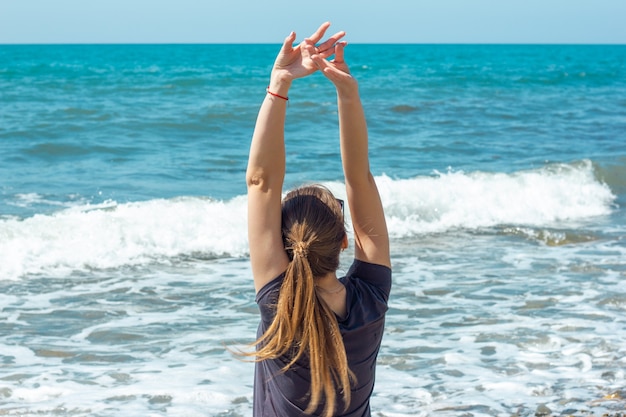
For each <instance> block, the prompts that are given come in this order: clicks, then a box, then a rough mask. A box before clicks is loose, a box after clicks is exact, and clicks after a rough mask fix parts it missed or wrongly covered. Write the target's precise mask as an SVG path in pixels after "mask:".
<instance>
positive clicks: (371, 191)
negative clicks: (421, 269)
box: [307, 42, 391, 267]
mask: <svg viewBox="0 0 626 417" xmlns="http://www.w3.org/2000/svg"><path fill="white" fill-rule="evenodd" d="M345 46H346V43H345V42H340V43H338V44H337V46H336V48H335V59H334V60H332V61H330V62H329V61H328V60H326V59H325V58H324V57H322V56H320V55H317V54H315V53H314V51H313V50H312V49H310V47H309V46H307V48H309V49H310V53H311V54H312V59H313V61H314V62H315V63H316V64H317V65H318V66H319V68H320V69H321V70H322V72H323V73H324V75H325V76H326V77H327V78H328V79H330V80H331V81H332V82H333V84H334V85H335V87H336V89H337V106H338V109H339V137H340V142H341V145H340V146H341V161H342V165H343V171H344V176H345V181H346V194H347V197H348V205H349V206H350V214H351V216H352V226H353V229H354V239H355V257H356V258H357V259H359V260H362V261H366V262H370V263H375V264H379V265H385V266H388V267H391V261H390V255H389V235H388V233H387V224H386V222H385V214H384V211H383V206H382V203H381V200H380V195H379V193H378V188H377V187H376V183H375V181H374V177H373V176H372V173H371V172H370V165H369V156H368V135H367V123H366V120H365V113H364V111H363V105H362V103H361V98H360V95H359V87H358V83H357V81H356V79H354V77H352V76H351V75H350V72H349V70H348V66H347V65H346V63H345V61H344V54H343V51H344V48H345Z"/></svg>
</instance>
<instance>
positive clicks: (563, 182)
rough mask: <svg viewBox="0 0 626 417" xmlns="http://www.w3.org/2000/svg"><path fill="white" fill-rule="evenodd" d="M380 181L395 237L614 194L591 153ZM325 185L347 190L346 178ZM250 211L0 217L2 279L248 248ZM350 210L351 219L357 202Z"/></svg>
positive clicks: (509, 220)
mask: <svg viewBox="0 0 626 417" xmlns="http://www.w3.org/2000/svg"><path fill="white" fill-rule="evenodd" d="M376 181H377V184H378V187H379V189H380V193H381V198H382V201H383V205H384V207H385V212H386V215H387V222H388V226H389V234H390V236H391V238H404V237H412V236H416V235H420V234H426V233H445V232H447V231H450V230H454V229H470V230H472V229H479V228H485V227H493V226H498V225H515V226H530V227H550V226H554V225H557V224H560V223H563V222H576V221H581V220H584V219H586V218H589V217H592V216H601V215H607V214H609V213H610V212H611V210H612V206H613V203H614V200H615V198H616V197H615V196H614V195H613V193H612V192H611V190H610V188H609V187H608V186H607V185H605V184H603V183H602V182H600V181H598V180H597V179H596V177H595V176H594V170H593V166H592V164H591V163H590V162H581V163H577V164H570V165H566V164H558V165H551V166H546V167H543V168H540V169H535V170H530V171H519V172H513V173H488V172H471V173H465V172H453V171H450V172H447V173H435V174H434V175H432V176H420V177H415V178H410V179H392V178H390V177H389V176H386V175H382V176H379V177H377V178H376ZM326 185H327V186H328V187H329V188H331V190H333V191H334V192H336V193H337V194H338V195H339V196H341V188H343V186H342V184H340V183H337V182H334V183H328V184H326ZM35 200H36V199H35ZM246 216H247V215H246V197H245V196H238V197H235V198H233V199H230V200H224V201H222V200H214V199H210V198H199V197H178V198H174V199H155V200H149V201H141V202H131V203H117V202H115V201H109V202H105V203H102V204H99V205H91V204H84V203H77V205H75V206H73V207H69V208H65V209H63V210H61V211H58V212H56V213H54V214H51V215H42V214H39V215H35V216H32V217H28V218H25V219H14V218H11V219H4V220H0V253H1V254H2V255H1V257H2V262H0V279H16V278H19V277H21V276H24V275H28V274H39V273H46V274H53V275H57V274H58V273H61V274H67V273H68V272H71V271H74V270H84V269H103V268H115V267H120V266H124V265H141V264H147V263H152V262H172V260H174V259H177V258H181V257H182V258H186V259H188V258H192V259H208V258H216V257H244V256H247V251H248V242H247V236H246V227H247V225H246ZM346 217H347V219H346V220H347V221H348V223H349V221H350V219H349V210H346Z"/></svg>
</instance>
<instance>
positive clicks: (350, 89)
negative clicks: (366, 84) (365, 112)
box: [335, 78, 361, 101]
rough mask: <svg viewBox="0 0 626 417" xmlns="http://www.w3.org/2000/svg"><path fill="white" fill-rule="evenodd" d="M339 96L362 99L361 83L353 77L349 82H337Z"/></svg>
mask: <svg viewBox="0 0 626 417" xmlns="http://www.w3.org/2000/svg"><path fill="white" fill-rule="evenodd" d="M335 88H336V90H337V96H338V97H339V98H340V99H342V100H346V101H349V100H360V99H361V98H360V95H359V84H358V83H357V81H356V80H355V79H354V78H352V79H351V80H350V81H349V82H345V83H341V84H336V85H335Z"/></svg>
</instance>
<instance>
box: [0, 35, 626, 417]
mask: <svg viewBox="0 0 626 417" xmlns="http://www.w3.org/2000/svg"><path fill="white" fill-rule="evenodd" d="M278 47H279V45H47V46H44V45H2V46H0V415H3V416H41V415H46V416H72V417H74V416H98V417H109V416H111V417H112V416H116V417H118V416H124V417H139V416H142V417H145V416H181V417H182V416H184V417H194V416H214V417H217V416H219V417H227V416H228V417H236V416H243V417H247V416H251V414H252V382H253V368H254V366H253V364H252V363H249V362H245V361H242V360H241V359H240V358H239V357H236V356H234V355H233V354H232V353H231V351H230V350H231V349H237V348H242V347H244V348H245V345H246V344H247V343H250V342H252V341H253V340H254V337H255V334H256V327H257V324H258V319H259V315H258V309H257V307H256V304H255V302H254V290H253V285H252V278H251V273H250V267H249V260H248V249H247V238H246V216H245V213H246V196H245V191H246V190H245V181H244V176H245V167H246V161H247V153H248V148H249V143H250V138H251V135H252V130H253V127H254V122H255V118H256V113H257V111H258V108H259V105H260V103H261V101H262V100H263V97H264V96H265V87H266V86H267V83H268V78H269V71H270V69H271V65H272V62H273V60H274V57H275V54H276V53H277V51H278ZM346 59H347V61H348V63H349V64H350V67H351V70H352V72H353V74H354V75H355V77H357V79H358V80H359V85H360V89H361V95H362V99H363V102H364V106H365V111H366V115H367V118H368V126H369V133H370V154H371V158H370V159H371V169H372V172H373V174H374V176H375V178H376V181H377V183H378V186H379V188H380V192H381V196H382V201H383V205H384V207H385V210H386V216H387V221H388V226H389V231H390V237H391V249H392V263H393V271H394V276H393V278H394V284H393V288H392V292H391V298H390V305H389V313H388V316H387V325H386V333H385V335H384V339H383V344H382V347H381V351H380V355H379V359H378V367H377V382H376V387H375V391H374V393H373V396H372V400H371V405H372V415H374V416H377V417H405V416H422V417H425V416H436V417H448V416H450V417H452V416H455V417H456V416H466V417H467V416H475V417H479V416H480V417H483V416H503V417H509V416H518V417H526V416H535V414H536V413H538V415H540V414H541V413H544V414H541V415H548V414H552V415H575V416H579V415H580V416H582V415H585V416H586V415H589V414H590V413H595V415H602V414H603V413H618V412H623V411H624V410H626V289H625V286H624V281H625V280H626V46H619V45H616V46H602V45H595V46H591V45H587V46H577V45H567V46H559V45H365V44H354V45H352V44H350V45H348V47H347V49H346ZM286 142H287V176H286V181H285V182H286V184H285V185H286V189H288V188H291V187H294V186H297V185H300V184H302V183H309V182H319V183H322V184H325V185H327V186H328V187H330V188H331V189H332V190H334V191H335V192H336V193H337V194H338V196H339V197H341V196H342V195H343V193H344V191H343V177H342V173H341V163H340V159H339V147H338V131H337V114H336V101H335V94H334V90H333V87H332V85H331V84H330V83H329V82H328V81H327V80H326V79H325V78H324V77H323V76H321V75H320V74H315V75H313V76H311V77H309V78H306V79H302V80H297V81H296V82H295V83H294V85H293V87H292V89H291V91H290V100H289V106H288V110H287V128H286ZM348 220H349V219H348ZM350 261H351V253H350V250H348V251H346V254H345V256H344V257H343V258H342V266H341V271H343V272H345V271H346V270H347V268H348V266H349V265H350Z"/></svg>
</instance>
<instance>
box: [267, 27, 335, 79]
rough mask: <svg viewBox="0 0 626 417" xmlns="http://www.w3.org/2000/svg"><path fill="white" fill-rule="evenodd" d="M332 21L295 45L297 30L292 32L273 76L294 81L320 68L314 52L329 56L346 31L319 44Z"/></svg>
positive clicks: (277, 59) (276, 63) (323, 56)
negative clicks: (313, 57) (315, 60)
mask: <svg viewBox="0 0 626 417" xmlns="http://www.w3.org/2000/svg"><path fill="white" fill-rule="evenodd" d="M329 26H330V23H329V22H326V23H323V24H322V25H321V26H320V27H319V28H318V29H317V30H316V31H315V33H313V34H312V35H311V36H310V37H308V38H306V39H305V40H303V41H302V42H300V43H299V44H298V45H297V46H296V47H294V46H293V43H294V41H295V40H296V34H295V32H291V34H289V36H287V38H286V39H285V42H284V43H283V46H282V48H281V49H280V52H279V53H278V56H277V57H276V61H274V68H273V69H272V78H274V77H277V78H278V79H280V80H283V81H292V80H295V79H296V78H302V77H306V76H307V75H310V74H312V73H314V72H315V71H317V70H318V69H319V68H318V66H317V64H316V63H315V62H313V60H312V59H311V54H312V52H313V53H314V54H316V55H319V56H321V57H322V58H328V57H329V56H331V55H333V54H334V53H335V45H336V43H337V41H339V39H341V38H343V37H344V36H345V35H346V33H345V32H343V31H341V32H337V33H335V34H334V35H333V36H331V37H329V38H328V39H327V40H326V41H324V42H323V43H321V44H320V45H317V46H316V44H317V42H319V41H320V40H321V39H322V38H323V37H324V34H325V33H326V30H327V29H328V28H329Z"/></svg>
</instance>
